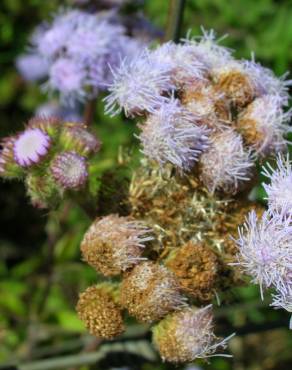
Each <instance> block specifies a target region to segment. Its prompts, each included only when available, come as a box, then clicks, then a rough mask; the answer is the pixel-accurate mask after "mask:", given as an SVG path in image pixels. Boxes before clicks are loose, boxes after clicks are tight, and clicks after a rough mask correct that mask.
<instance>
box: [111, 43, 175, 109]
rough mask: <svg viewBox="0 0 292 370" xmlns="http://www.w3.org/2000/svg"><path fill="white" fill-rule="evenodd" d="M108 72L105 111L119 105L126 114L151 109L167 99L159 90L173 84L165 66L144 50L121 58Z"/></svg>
mask: <svg viewBox="0 0 292 370" xmlns="http://www.w3.org/2000/svg"><path fill="white" fill-rule="evenodd" d="M112 73H113V83H112V84H111V85H110V86H109V91H110V94H109V95H108V96H107V97H106V98H105V103H106V112H107V113H110V114H112V115H115V114H117V113H119V112H121V111H122V109H124V111H125V114H126V115H128V116H131V115H137V114H138V115H139V114H142V113H144V112H154V111H155V110H156V109H157V108H159V107H160V106H161V105H162V104H163V103H164V102H165V101H167V100H168V99H167V98H166V97H165V96H163V93H164V92H169V91H172V90H173V88H174V86H173V83H172V81H171V76H170V73H169V68H168V66H167V65H166V66H163V65H160V64H158V63H155V62H154V61H153V60H152V59H151V58H150V54H149V52H148V51H147V50H145V51H144V52H143V53H140V54H139V55H137V56H136V57H135V58H133V59H132V60H131V61H129V60H128V59H125V60H123V61H122V62H121V64H120V66H119V68H117V69H115V70H113V72H112Z"/></svg>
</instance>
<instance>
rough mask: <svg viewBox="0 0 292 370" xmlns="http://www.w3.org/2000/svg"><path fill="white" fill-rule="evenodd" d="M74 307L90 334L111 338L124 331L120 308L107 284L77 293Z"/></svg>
mask: <svg viewBox="0 0 292 370" xmlns="http://www.w3.org/2000/svg"><path fill="white" fill-rule="evenodd" d="M76 309H77V314H78V316H79V318H80V319H81V320H82V321H83V322H84V324H85V326H86V328H87V329H88V330H89V332H90V334H93V335H95V336H96V337H98V338H104V339H112V338H114V337H116V336H118V335H120V334H122V332H123V331H124V324H123V318H122V313H121V310H120V309H119V307H118V305H117V304H116V303H115V301H114V299H113V297H112V291H111V288H110V287H109V286H107V285H104V284H100V285H97V286H91V287H89V288H87V289H86V290H85V291H84V292H83V293H81V294H80V295H79V300H78V303H77V307H76Z"/></svg>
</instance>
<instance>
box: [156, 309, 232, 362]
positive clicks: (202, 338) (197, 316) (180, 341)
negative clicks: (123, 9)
mask: <svg viewBox="0 0 292 370" xmlns="http://www.w3.org/2000/svg"><path fill="white" fill-rule="evenodd" d="M211 307H212V306H211V305H210V306H206V307H204V308H201V309H197V308H195V307H192V308H191V307H190V308H185V309H183V310H181V311H178V312H174V313H172V314H170V315H168V316H167V317H166V318H165V319H163V320H162V321H160V322H159V323H158V324H157V325H156V326H154V327H153V342H154V344H155V346H156V347H157V349H158V351H159V353H160V355H161V357H162V358H163V359H164V360H166V361H169V362H174V363H180V362H191V361H194V360H195V359H198V358H208V357H212V356H216V354H215V352H216V351H217V349H218V348H221V349H225V348H226V346H227V341H228V340H229V339H230V338H231V337H232V336H229V337H228V338H226V339H223V340H219V339H218V338H217V337H216V336H215V334H214V332H213V322H212V321H213V315H212V312H211ZM217 356H225V357H230V356H228V355H223V354H217Z"/></svg>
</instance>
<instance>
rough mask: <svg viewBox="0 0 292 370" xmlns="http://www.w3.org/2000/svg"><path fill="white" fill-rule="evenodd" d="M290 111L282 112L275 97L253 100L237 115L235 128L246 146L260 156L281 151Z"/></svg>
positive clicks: (287, 129)
mask: <svg viewBox="0 0 292 370" xmlns="http://www.w3.org/2000/svg"><path fill="white" fill-rule="evenodd" d="M291 114H292V111H288V112H286V113H285V112H284V111H283V110H282V108H281V106H280V105H279V100H278V97H277V96H276V95H265V96H262V97H260V98H257V99H255V100H254V101H253V102H252V103H251V104H249V105H248V106H247V108H246V109H245V110H244V111H243V112H242V113H241V114H240V115H239V118H238V121H237V127H238V129H239V131H240V132H241V133H242V136H243V137H244V139H245V141H246V143H247V144H249V145H251V146H253V148H254V149H255V150H256V151H257V153H258V154H260V155H266V154H269V153H270V152H277V151H282V150H283V149H285V148H286V145H287V142H286V140H285V138H284V135H285V134H286V133H287V132H288V131H289V126H288V125H287V123H288V121H289V120H290V118H291Z"/></svg>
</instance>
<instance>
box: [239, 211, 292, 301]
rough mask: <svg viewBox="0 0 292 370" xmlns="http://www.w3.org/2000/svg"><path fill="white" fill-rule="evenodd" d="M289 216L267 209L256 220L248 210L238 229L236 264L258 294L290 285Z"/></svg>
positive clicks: (291, 236) (291, 235)
mask: <svg viewBox="0 0 292 370" xmlns="http://www.w3.org/2000/svg"><path fill="white" fill-rule="evenodd" d="M291 243H292V219H291V215H285V214H283V213H277V212H268V211H266V212H265V213H264V214H263V216H262V218H261V219H260V220H259V219H258V218H257V215H256V213H255V211H251V212H250V213H249V215H248V217H247V220H246V223H245V224H244V226H243V227H242V228H241V229H239V239H238V240H237V246H238V249H239V253H238V255H237V259H238V262H237V263H235V264H237V265H239V266H240V267H241V268H242V270H243V271H244V272H246V273H247V274H248V275H249V276H251V278H252V282H253V283H255V284H259V286H260V290H261V297H262V298H263V290H264V289H265V288H269V287H274V288H276V289H277V290H278V291H282V290H283V289H285V287H286V286H287V285H290V286H291V284H292V248H291Z"/></svg>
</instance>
